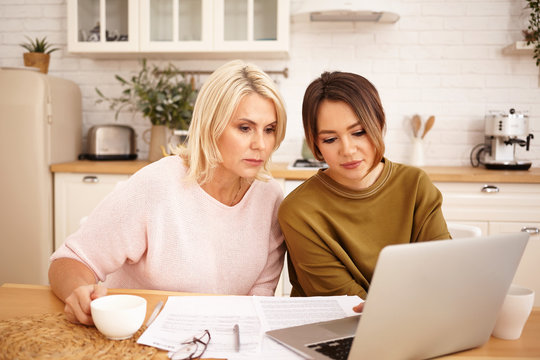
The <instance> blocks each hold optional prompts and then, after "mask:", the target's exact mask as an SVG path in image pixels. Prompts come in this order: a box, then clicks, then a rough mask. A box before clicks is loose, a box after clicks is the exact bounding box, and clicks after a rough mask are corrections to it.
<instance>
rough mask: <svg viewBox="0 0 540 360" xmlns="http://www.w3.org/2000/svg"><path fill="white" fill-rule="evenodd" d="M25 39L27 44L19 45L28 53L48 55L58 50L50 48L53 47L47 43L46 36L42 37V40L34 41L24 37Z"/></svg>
mask: <svg viewBox="0 0 540 360" xmlns="http://www.w3.org/2000/svg"><path fill="white" fill-rule="evenodd" d="M25 38H27V39H28V42H25V43H22V44H19V45H20V46H22V47H23V48H25V49H26V50H28V52H31V53H43V54H50V53H52V52H54V51H56V50H59V49H58V48H51V46H53V45H51V44H49V43H48V42H47V37H46V36H45V37H43V39H39V38H35V39H34V40H32V39H30V38H29V37H28V36H25Z"/></svg>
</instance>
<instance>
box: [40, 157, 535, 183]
mask: <svg viewBox="0 0 540 360" xmlns="http://www.w3.org/2000/svg"><path fill="white" fill-rule="evenodd" d="M149 163H150V162H148V161H146V160H134V161H90V160H80V161H73V162H67V163H60V164H53V165H51V167H50V169H51V172H53V173H55V172H68V173H94V174H128V175H129V174H133V173H135V172H136V171H137V170H139V169H141V168H142V167H144V166H146V165H148V164H149ZM422 169H424V171H426V173H427V174H428V175H429V177H430V178H431V180H432V181H436V182H480V183H530V184H540V168H531V169H529V170H526V171H522V170H487V169H485V168H483V167H478V168H473V167H471V166H425V167H422ZM270 170H271V172H272V175H273V176H274V177H275V178H276V179H285V180H305V179H307V178H309V177H310V176H312V175H313V174H315V173H316V172H317V170H314V169H289V168H288V164H287V163H275V164H272V166H271V168H270Z"/></svg>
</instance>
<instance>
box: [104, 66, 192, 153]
mask: <svg viewBox="0 0 540 360" xmlns="http://www.w3.org/2000/svg"><path fill="white" fill-rule="evenodd" d="M141 63H142V68H141V70H140V71H139V73H138V74H137V75H133V76H132V77H131V78H130V79H129V80H126V79H124V78H123V77H121V76H119V75H115V77H116V79H117V80H118V81H119V82H120V84H121V85H122V87H123V88H124V90H123V91H122V94H121V95H120V96H118V97H107V96H105V95H104V94H103V93H102V92H101V91H100V90H99V89H98V88H96V92H97V94H98V95H99V99H98V100H97V102H98V103H100V102H104V101H105V102H108V103H109V107H110V109H112V110H116V114H115V119H117V118H118V114H119V113H120V111H122V110H124V109H126V110H132V111H140V112H141V113H142V115H143V116H144V117H146V118H148V119H149V120H150V122H151V123H152V128H151V137H150V152H149V159H150V161H154V160H157V159H158V158H159V157H160V156H161V154H162V151H161V149H160V147H161V146H164V145H166V143H167V140H166V139H167V138H168V136H167V135H166V134H167V129H177V130H187V129H188V128H189V124H190V122H191V116H192V114H193V105H194V104H195V98H196V97H197V90H196V89H195V87H194V85H193V84H192V82H190V81H186V78H185V76H184V75H183V74H182V73H181V72H180V71H179V70H178V69H177V68H176V67H175V66H174V65H172V64H170V63H169V64H168V65H167V66H166V67H165V68H163V69H160V68H159V67H158V66H156V65H153V66H152V67H149V66H147V63H146V59H143V60H142V61H141ZM158 139H160V140H158Z"/></svg>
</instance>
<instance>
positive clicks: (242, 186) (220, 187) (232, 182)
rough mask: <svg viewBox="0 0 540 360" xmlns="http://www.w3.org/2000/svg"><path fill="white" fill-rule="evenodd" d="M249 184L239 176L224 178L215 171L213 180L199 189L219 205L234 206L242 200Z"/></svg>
mask: <svg viewBox="0 0 540 360" xmlns="http://www.w3.org/2000/svg"><path fill="white" fill-rule="evenodd" d="M222 175H223V176H222ZM250 184H251V182H250V181H249V180H247V179H244V178H242V177H240V176H224V174H220V172H219V171H216V172H215V173H214V176H213V179H212V180H211V181H209V182H207V183H204V184H202V185H201V188H202V189H203V190H204V191H205V192H206V193H207V194H208V195H210V196H211V197H213V198H214V199H216V200H217V201H219V202H220V203H222V204H225V205H227V206H234V205H236V204H238V203H239V202H240V201H241V200H242V198H243V197H244V194H245V193H246V191H247V190H248V189H249V186H250Z"/></svg>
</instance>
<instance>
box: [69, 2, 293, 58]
mask: <svg viewBox="0 0 540 360" xmlns="http://www.w3.org/2000/svg"><path fill="white" fill-rule="evenodd" d="M289 6H290V5H289V1H288V0H140V1H136V0H68V50H69V51H70V52H76V53H87V54H92V53H96V54H99V53H109V54H112V53H122V54H126V53H134V54H141V53H143V54H162V53H177V54H180V53H181V54H186V55H187V54H192V55H205V56H206V57H207V56H208V55H212V54H214V55H220V54H221V55H226V54H230V53H240V54H242V55H255V56H256V55H260V54H263V56H265V57H285V56H286V54H287V52H288V48H289ZM101 25H102V26H101ZM92 30H93V32H92ZM117 35H118V36H117Z"/></svg>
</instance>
